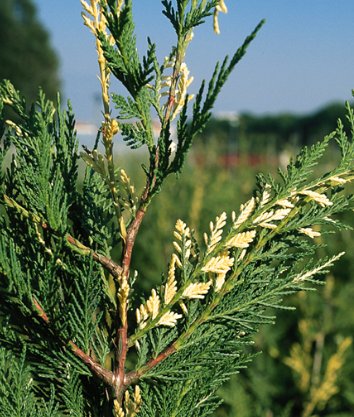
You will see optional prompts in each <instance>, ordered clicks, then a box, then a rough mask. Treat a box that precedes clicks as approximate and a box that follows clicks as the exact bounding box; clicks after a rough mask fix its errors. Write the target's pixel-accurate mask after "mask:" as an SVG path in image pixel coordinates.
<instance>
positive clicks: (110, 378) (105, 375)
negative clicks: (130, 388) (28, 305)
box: [32, 298, 114, 386]
mask: <svg viewBox="0 0 354 417" xmlns="http://www.w3.org/2000/svg"><path fill="white" fill-rule="evenodd" d="M32 302H33V305H34V307H35V309H36V311H37V313H38V316H39V317H40V318H41V319H42V320H43V322H44V323H45V324H46V325H48V326H49V324H50V321H49V317H48V315H47V314H46V312H45V311H44V309H43V307H42V306H41V305H40V304H39V302H38V301H37V300H36V299H35V298H33V299H32ZM64 344H65V342H64ZM67 345H68V346H69V347H70V349H71V351H72V352H73V354H74V355H75V356H76V357H78V358H79V359H81V361H82V362H83V363H84V364H85V365H86V366H87V367H88V368H89V369H90V371H91V372H92V373H93V374H94V375H95V376H97V377H98V378H99V379H101V380H102V381H103V382H105V383H106V384H108V385H110V386H113V385H114V375H113V372H111V371H109V370H108V369H105V368H103V367H102V366H101V365H100V364H99V363H97V362H96V361H95V360H94V359H93V358H92V357H91V356H90V355H88V354H87V353H85V352H84V351H83V350H81V349H80V348H79V347H78V346H77V345H76V344H75V343H74V342H72V341H71V340H70V341H69V342H67Z"/></svg>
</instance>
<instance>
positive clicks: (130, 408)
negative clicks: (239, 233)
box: [119, 385, 142, 417]
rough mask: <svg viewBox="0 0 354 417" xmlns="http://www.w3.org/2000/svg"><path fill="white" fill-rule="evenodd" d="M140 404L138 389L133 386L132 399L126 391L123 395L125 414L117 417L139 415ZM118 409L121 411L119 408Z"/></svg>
mask: <svg viewBox="0 0 354 417" xmlns="http://www.w3.org/2000/svg"><path fill="white" fill-rule="evenodd" d="M141 403H142V399H141V393H140V388H139V386H138V385H136V386H135V389H134V394H133V398H131V395H130V393H129V391H128V390H127V391H125V394H124V410H125V413H123V414H121V415H119V417H121V416H122V417H135V416H136V415H137V414H138V413H139V410H140V407H141ZM119 408H120V409H121V407H120V406H119ZM121 410H122V409H121ZM122 411H123V410H122Z"/></svg>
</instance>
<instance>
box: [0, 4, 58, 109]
mask: <svg viewBox="0 0 354 417" xmlns="http://www.w3.org/2000/svg"><path fill="white" fill-rule="evenodd" d="M58 65H59V60H58V57H57V55H56V53H55V51H54V49H53V47H52V46H51V43H50V38H49V34H48V32H47V30H46V29H45V28H44V27H43V25H42V24H41V22H40V21H39V20H38V17H37V11H36V8H35V6H34V4H33V2H32V0H1V2H0V79H4V78H6V79H9V80H10V81H11V82H12V83H13V84H14V85H15V87H16V88H17V89H19V90H21V91H22V93H23V94H24V95H25V97H26V98H27V99H28V100H29V101H30V102H32V101H33V100H34V99H35V97H36V96H37V92H38V87H39V86H41V87H42V88H43V90H44V91H45V93H46V94H47V95H48V97H49V98H55V97H56V94H57V92H58V91H59V89H60V81H59V75H58Z"/></svg>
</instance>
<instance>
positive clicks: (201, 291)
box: [182, 281, 212, 300]
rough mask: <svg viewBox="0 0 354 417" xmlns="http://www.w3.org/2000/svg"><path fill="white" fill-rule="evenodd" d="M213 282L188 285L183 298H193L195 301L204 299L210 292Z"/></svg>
mask: <svg viewBox="0 0 354 417" xmlns="http://www.w3.org/2000/svg"><path fill="white" fill-rule="evenodd" d="M211 284H212V282H211V281H208V282H199V283H198V282H197V283H193V284H190V285H188V287H187V288H186V289H185V290H184V291H183V294H182V297H184V298H193V299H200V300H201V299H203V298H204V296H205V294H206V293H207V292H208V291H209V288H210V286H211Z"/></svg>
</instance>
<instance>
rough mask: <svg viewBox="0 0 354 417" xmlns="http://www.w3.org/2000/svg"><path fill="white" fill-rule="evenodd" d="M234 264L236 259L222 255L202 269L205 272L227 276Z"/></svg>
mask: <svg viewBox="0 0 354 417" xmlns="http://www.w3.org/2000/svg"><path fill="white" fill-rule="evenodd" d="M233 264H234V258H230V257H229V255H228V254H227V255H220V256H215V257H213V258H211V259H210V260H209V261H208V262H207V263H206V264H205V266H204V267H203V268H202V271H203V272H214V273H215V274H226V273H227V272H228V271H230V269H231V267H232V265H233Z"/></svg>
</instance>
